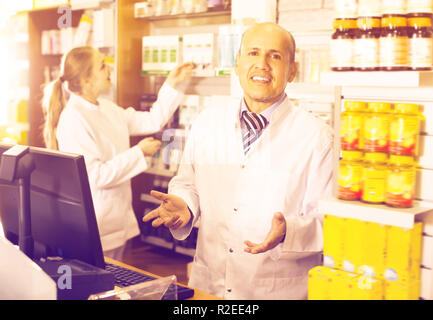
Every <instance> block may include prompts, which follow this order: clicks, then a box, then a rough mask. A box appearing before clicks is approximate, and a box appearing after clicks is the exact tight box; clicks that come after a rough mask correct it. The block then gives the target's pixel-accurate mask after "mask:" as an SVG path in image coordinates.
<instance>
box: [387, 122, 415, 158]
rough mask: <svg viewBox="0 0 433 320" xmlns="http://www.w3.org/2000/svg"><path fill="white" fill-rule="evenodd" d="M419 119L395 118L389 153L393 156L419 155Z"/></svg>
mask: <svg viewBox="0 0 433 320" xmlns="http://www.w3.org/2000/svg"><path fill="white" fill-rule="evenodd" d="M419 126H420V124H419V119H418V118H417V117H402V118H395V119H393V120H392V121H391V125H390V134H389V140H390V145H389V151H390V153H392V154H403V155H412V156H415V155H417V151H418V150H417V149H418V134H419Z"/></svg>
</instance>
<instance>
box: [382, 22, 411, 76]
mask: <svg viewBox="0 0 433 320" xmlns="http://www.w3.org/2000/svg"><path fill="white" fill-rule="evenodd" d="M381 25H382V32H381V35H380V70H383V71H404V70H409V59H408V51H409V49H408V48H409V38H408V32H407V18H406V16H405V15H402V14H386V15H383V16H382V21H381Z"/></svg>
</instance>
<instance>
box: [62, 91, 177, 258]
mask: <svg viewBox="0 0 433 320" xmlns="http://www.w3.org/2000/svg"><path fill="white" fill-rule="evenodd" d="M182 97H183V94H182V93H181V92H178V91H176V90H175V89H173V88H172V87H170V86H169V85H167V84H164V85H163V86H162V87H161V89H160V91H159V94H158V100H157V101H156V102H155V103H154V105H153V107H152V109H151V111H150V112H140V111H136V110H134V109H133V108H127V109H123V108H121V107H119V106H117V105H116V104H115V103H113V102H111V101H109V100H106V99H98V102H99V105H98V106H97V105H94V104H92V103H90V102H88V101H86V100H85V99H83V98H81V97H80V96H78V95H75V94H71V96H70V98H69V100H68V102H67V104H66V107H65V109H64V110H63V111H62V113H61V115H60V119H59V124H58V127H57V141H58V145H59V150H61V151H66V152H72V153H77V154H82V155H84V160H85V163H86V168H87V173H88V176H89V184H90V188H91V192H92V198H93V204H94V207H95V213H96V219H97V223H98V228H99V233H100V236H101V243H102V248H103V250H104V251H107V250H112V249H115V248H118V247H120V246H122V245H123V244H125V242H126V241H127V240H128V239H130V238H132V237H134V236H136V235H138V234H139V228H138V225H137V219H136V217H135V215H134V211H133V208H132V193H131V182H130V179H131V178H132V177H134V176H136V175H137V174H139V173H141V172H143V171H145V170H146V169H147V168H148V164H147V162H146V159H145V157H144V155H143V152H142V151H141V149H140V148H139V147H138V146H134V147H132V148H131V147H130V144H129V141H130V140H129V139H130V136H131V135H145V134H152V133H155V132H158V131H159V130H161V128H162V127H163V126H164V125H165V123H167V121H168V120H169V119H170V117H171V116H172V115H173V113H174V111H175V110H176V108H177V106H178V105H179V103H180V101H181V99H182Z"/></svg>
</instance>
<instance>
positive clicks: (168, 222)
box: [143, 190, 191, 230]
mask: <svg viewBox="0 0 433 320" xmlns="http://www.w3.org/2000/svg"><path fill="white" fill-rule="evenodd" d="M150 195H151V196H152V197H154V198H155V199H158V200H161V201H162V204H161V205H160V206H159V207H158V208H156V209H154V210H152V211H150V212H149V213H148V214H146V215H145V216H144V217H143V221H144V222H148V221H150V220H153V221H152V227H159V226H161V225H164V226H165V227H167V228H171V229H174V230H176V229H179V228H182V227H183V226H185V225H186V224H187V223H188V222H189V220H190V219H191V213H190V211H189V209H188V205H187V204H186V202H185V201H184V200H183V199H182V198H180V197H178V196H175V195H173V194H167V193H163V192H159V191H155V190H152V191H151V192H150Z"/></svg>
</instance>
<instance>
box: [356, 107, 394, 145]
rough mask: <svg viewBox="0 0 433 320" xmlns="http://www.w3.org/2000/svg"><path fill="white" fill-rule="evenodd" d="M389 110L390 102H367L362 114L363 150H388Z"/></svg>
mask: <svg viewBox="0 0 433 320" xmlns="http://www.w3.org/2000/svg"><path fill="white" fill-rule="evenodd" d="M390 112H391V103H387V102H369V103H368V105H367V112H366V113H365V116H364V130H363V135H364V138H363V141H364V142H363V143H364V146H363V149H364V151H366V152H388V139H389V121H390Z"/></svg>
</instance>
